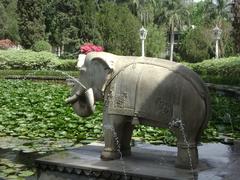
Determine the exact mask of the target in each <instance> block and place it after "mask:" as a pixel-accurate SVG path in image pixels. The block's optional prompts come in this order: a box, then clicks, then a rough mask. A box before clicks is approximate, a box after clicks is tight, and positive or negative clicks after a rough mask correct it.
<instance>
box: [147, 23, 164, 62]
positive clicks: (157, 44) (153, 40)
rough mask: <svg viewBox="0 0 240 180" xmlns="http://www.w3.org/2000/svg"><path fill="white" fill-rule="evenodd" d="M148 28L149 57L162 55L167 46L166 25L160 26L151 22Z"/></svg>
mask: <svg viewBox="0 0 240 180" xmlns="http://www.w3.org/2000/svg"><path fill="white" fill-rule="evenodd" d="M147 30H148V36H147V39H146V55H147V56H148V57H162V54H163V53H164V52H165V48H166V30H165V27H158V26H157V25H155V24H151V25H148V27H147Z"/></svg>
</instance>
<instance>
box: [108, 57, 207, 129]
mask: <svg viewBox="0 0 240 180" xmlns="http://www.w3.org/2000/svg"><path fill="white" fill-rule="evenodd" d="M119 59H120V60H118V61H117V62H119V64H116V66H117V67H120V68H118V70H116V71H115V72H114V75H113V78H112V79H111V83H110V92H109V113H111V114H122V115H127V116H138V117H143V118H148V119H149V118H150V119H152V120H155V121H157V120H158V119H159V117H161V122H162V123H163V124H162V126H164V125H165V126H168V123H169V119H171V118H172V114H173V108H172V107H173V106H174V105H179V106H181V103H182V102H181V101H182V99H181V98H182V97H186V93H188V96H189V97H190V98H191V96H192V99H196V98H200V99H204V102H205V107H204V108H205V110H207V111H206V112H207V113H206V118H205V120H204V122H202V125H201V126H205V125H204V124H206V123H205V122H207V118H208V114H209V112H210V106H209V96H208V91H207V88H206V87H205V85H204V83H203V81H202V80H201V79H200V78H199V77H198V75H197V74H196V73H194V72H193V71H191V70H190V69H188V68H186V67H184V66H183V65H181V64H178V63H172V62H169V61H166V60H160V59H154V58H144V59H140V58H137V57H132V58H130V60H129V59H128V60H129V61H124V60H123V61H121V58H119ZM184 95H185V96H184ZM184 103H185V102H184ZM162 119H165V121H164V120H162Z"/></svg>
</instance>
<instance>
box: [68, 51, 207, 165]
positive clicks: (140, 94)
mask: <svg viewBox="0 0 240 180" xmlns="http://www.w3.org/2000/svg"><path fill="white" fill-rule="evenodd" d="M78 65H79V70H80V77H79V79H77V78H76V79H75V80H74V81H75V83H74V86H73V89H72V96H71V97H69V98H68V99H67V100H66V102H68V103H70V104H71V105H72V107H73V109H74V111H75V112H76V113H77V114H78V115H79V116H81V117H85V116H90V115H91V114H92V113H93V112H94V109H95V102H96V101H100V100H103V101H104V112H103V130H104V142H105V147H104V149H103V151H102V153H101V159H102V160H114V159H119V158H120V157H121V156H128V155H130V154H131V146H130V141H131V136H132V133H133V129H134V126H135V125H137V124H143V125H148V126H153V127H162V128H169V129H170V130H171V131H172V132H173V133H174V134H175V135H176V137H177V148H178V152H177V158H176V163H175V166H176V167H179V168H184V169H194V168H197V165H198V150H197V143H198V142H199V140H200V136H201V134H202V132H203V129H204V128H205V127H206V126H207V122H208V119H209V116H210V100H209V93H208V89H207V88H206V87H205V84H204V82H203V81H202V80H201V79H200V78H199V76H198V75H197V74H196V73H194V72H193V71H192V70H190V69H188V68H186V67H185V66H183V65H182V64H179V63H175V62H170V61H167V60H163V59H158V58H148V57H132V56H117V55H114V54H110V53H106V52H91V53H88V54H87V55H86V57H85V56H84V57H83V58H81V59H80V60H79V62H78ZM119 151H120V153H119Z"/></svg>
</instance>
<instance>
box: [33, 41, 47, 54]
mask: <svg viewBox="0 0 240 180" xmlns="http://www.w3.org/2000/svg"><path fill="white" fill-rule="evenodd" d="M51 48H52V47H51V45H50V44H49V43H48V42H47V41H43V40H41V41H37V42H36V43H35V44H34V45H33V47H32V50H33V51H36V52H40V51H48V52H51Z"/></svg>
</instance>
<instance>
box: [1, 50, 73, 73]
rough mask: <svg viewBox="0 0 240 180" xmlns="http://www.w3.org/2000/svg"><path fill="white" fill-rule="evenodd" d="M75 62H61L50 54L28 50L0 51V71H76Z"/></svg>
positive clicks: (66, 60)
mask: <svg viewBox="0 0 240 180" xmlns="http://www.w3.org/2000/svg"><path fill="white" fill-rule="evenodd" d="M76 64H77V61H76V60H68V59H65V60H61V59H59V58H57V56H56V55H54V54H52V53H50V52H45V51H42V52H34V51H30V50H0V69H15V70H16V69H21V70H32V69H35V70H36V69H59V70H69V71H71V70H76V68H75V66H76Z"/></svg>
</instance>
